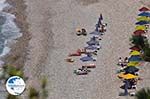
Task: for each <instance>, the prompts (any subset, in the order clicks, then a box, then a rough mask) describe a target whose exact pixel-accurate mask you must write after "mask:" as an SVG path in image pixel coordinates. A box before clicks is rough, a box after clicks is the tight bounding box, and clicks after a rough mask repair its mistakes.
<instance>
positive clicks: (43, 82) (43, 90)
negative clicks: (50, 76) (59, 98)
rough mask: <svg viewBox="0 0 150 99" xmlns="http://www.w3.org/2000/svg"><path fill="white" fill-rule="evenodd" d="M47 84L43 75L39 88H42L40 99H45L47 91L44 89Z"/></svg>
mask: <svg viewBox="0 0 150 99" xmlns="http://www.w3.org/2000/svg"><path fill="white" fill-rule="evenodd" d="M46 86H47V79H46V77H44V78H43V79H42V81H41V88H42V99H46V98H47V97H48V91H47V90H46Z"/></svg>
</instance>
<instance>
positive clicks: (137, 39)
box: [130, 35, 150, 62]
mask: <svg viewBox="0 0 150 99" xmlns="http://www.w3.org/2000/svg"><path fill="white" fill-rule="evenodd" d="M130 41H131V43H132V44H133V45H135V46H138V47H139V48H141V49H142V51H143V55H142V56H143V59H144V60H145V61H149V62H150V44H149V43H148V39H147V38H146V37H144V36H141V35H139V36H132V38H130Z"/></svg>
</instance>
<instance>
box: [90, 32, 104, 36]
mask: <svg viewBox="0 0 150 99" xmlns="http://www.w3.org/2000/svg"><path fill="white" fill-rule="evenodd" d="M90 34H94V35H102V33H101V32H98V31H93V32H91V33H90Z"/></svg>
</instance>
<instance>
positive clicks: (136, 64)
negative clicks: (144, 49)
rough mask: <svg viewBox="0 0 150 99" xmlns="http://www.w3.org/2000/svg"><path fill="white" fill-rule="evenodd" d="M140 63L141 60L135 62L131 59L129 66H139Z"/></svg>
mask: <svg viewBox="0 0 150 99" xmlns="http://www.w3.org/2000/svg"><path fill="white" fill-rule="evenodd" d="M138 65H139V62H133V61H130V62H129V63H128V64H127V66H129V67H130V66H138Z"/></svg>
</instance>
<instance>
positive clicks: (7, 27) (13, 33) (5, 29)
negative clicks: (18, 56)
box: [0, 0, 22, 57]
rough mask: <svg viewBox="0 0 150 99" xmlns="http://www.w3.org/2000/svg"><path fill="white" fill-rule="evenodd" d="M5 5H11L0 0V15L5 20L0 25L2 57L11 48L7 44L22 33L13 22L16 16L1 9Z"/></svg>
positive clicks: (0, 54)
mask: <svg viewBox="0 0 150 99" xmlns="http://www.w3.org/2000/svg"><path fill="white" fill-rule="evenodd" d="M6 7H11V6H10V5H9V4H8V3H6V0H1V1H0V15H1V16H2V17H4V18H5V19H6V20H5V22H4V24H2V25H1V31H0V34H1V38H0V40H2V41H1V46H2V47H3V48H1V49H2V50H1V53H0V57H3V56H5V55H6V54H8V53H9V51H10V50H11V48H10V47H9V45H11V44H12V43H14V42H15V39H17V38H18V37H21V36H22V34H21V33H20V29H19V28H18V27H17V25H16V24H15V22H14V20H15V18H16V17H15V16H14V15H13V14H10V13H6V12H3V9H4V8H6ZM2 42H3V43H2Z"/></svg>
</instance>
